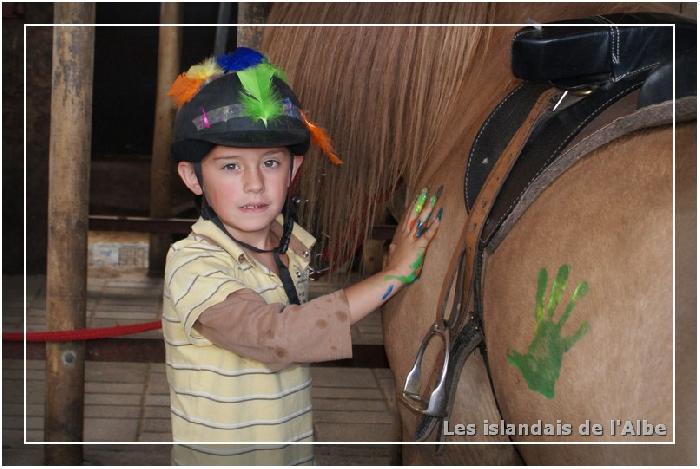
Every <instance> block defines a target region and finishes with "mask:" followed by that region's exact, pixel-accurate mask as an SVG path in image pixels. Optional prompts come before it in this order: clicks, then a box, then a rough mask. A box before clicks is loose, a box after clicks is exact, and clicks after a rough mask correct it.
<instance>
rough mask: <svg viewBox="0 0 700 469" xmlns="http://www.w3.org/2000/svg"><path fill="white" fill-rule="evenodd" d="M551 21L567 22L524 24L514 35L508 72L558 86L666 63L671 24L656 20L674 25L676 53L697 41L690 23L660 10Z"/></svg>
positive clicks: (601, 80) (615, 77)
mask: <svg viewBox="0 0 700 469" xmlns="http://www.w3.org/2000/svg"><path fill="white" fill-rule="evenodd" d="M598 23H600V24H601V26H580V25H581V24H598ZM556 24H561V25H568V26H544V27H527V28H524V29H522V30H520V31H519V32H518V33H517V34H516V35H515V36H514V38H513V52H512V69H513V75H515V76H516V77H517V78H522V79H523V80H527V81H531V82H540V83H541V82H549V83H553V84H554V85H555V86H557V87H558V88H561V89H576V88H580V87H589V86H590V85H591V84H600V83H605V82H607V81H615V82H616V81H619V80H620V79H622V78H624V77H626V76H629V75H632V74H635V73H638V72H640V71H643V70H647V69H649V68H654V67H656V66H658V65H660V64H663V63H665V62H668V61H670V59H671V55H672V49H673V33H674V28H673V26H656V25H660V24H667V25H675V36H676V54H677V55H682V54H684V53H686V52H688V51H689V50H695V48H696V44H697V43H696V24H695V23H694V22H691V21H690V20H688V19H686V18H683V17H680V16H676V15H671V14H665V13H635V14H630V13H618V14H610V15H605V16H593V17H590V18H584V19H577V20H566V21H558V22H557V23H556ZM620 24H626V25H634V26H619V25H620ZM693 55H694V54H693Z"/></svg>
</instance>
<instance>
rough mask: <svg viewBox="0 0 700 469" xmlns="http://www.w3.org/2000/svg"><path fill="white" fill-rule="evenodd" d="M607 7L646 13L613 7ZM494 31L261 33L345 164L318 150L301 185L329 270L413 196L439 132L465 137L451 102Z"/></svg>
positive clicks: (350, 12) (433, 9)
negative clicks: (397, 203) (404, 197)
mask: <svg viewBox="0 0 700 469" xmlns="http://www.w3.org/2000/svg"><path fill="white" fill-rule="evenodd" d="M524 5H526V4H516V5H508V4H500V5H494V4H488V3H462V4H455V3H451V4H419V3H411V4H381V5H380V4H367V3H360V4H351V3H343V4H324V3H315V4H292V3H286V4H285V3H276V4H273V6H272V9H271V12H270V16H269V18H268V22H269V23H277V24H301V23H306V24H330V23H335V24H346V23H369V24H372V23H375V24H376V23H404V24H406V23H409V24H411V23H423V24H426V23H433V24H434V23H443V24H444V23H466V24H484V23H495V22H498V21H503V22H506V21H504V20H503V19H502V18H509V20H508V21H514V19H516V18H517V20H516V21H519V22H525V21H527V19H528V18H525V17H523V16H524V14H523V13H522V12H521V11H522V10H523V9H524V8H525V7H524ZM554 6H555V4H547V5H543V6H542V7H540V10H543V11H544V10H545V7H546V8H550V9H551V8H552V7H554ZM577 8H578V10H581V7H577ZM592 8H593V7H589V9H592ZM556 9H557V10H558V11H559V10H560V14H562V16H561V17H570V16H571V13H568V14H567V13H566V12H567V6H566V5H564V6H559V5H556ZM605 9H606V11H609V10H614V9H618V10H619V9H625V10H631V9H639V7H638V6H637V5H630V4H625V5H622V6H620V7H619V8H618V7H617V6H616V5H611V4H608V5H607V6H606V7H605ZM574 11H576V10H574ZM562 12H563V13H562ZM518 15H519V16H518ZM547 16H548V17H550V16H551V15H550V14H548V15H547ZM511 17H512V18H513V19H510V18H511ZM555 17H556V16H555ZM532 19H534V20H537V21H549V20H550V19H549V18H546V19H544V18H542V19H541V18H532ZM491 34H492V29H490V28H484V27H478V26H467V27H411V26H397V27H391V26H386V27H370V26H365V27H322V26H312V27H277V28H275V27H270V28H265V34H264V39H263V50H264V51H265V52H266V53H267V54H268V55H269V57H270V59H271V61H272V62H273V63H277V64H280V65H281V66H283V68H285V69H286V70H287V74H288V77H289V81H290V83H291V84H292V87H293V88H294V90H295V92H296V93H297V95H298V97H299V99H300V101H301V103H302V104H303V106H304V109H305V110H307V112H308V114H309V117H310V119H311V120H313V121H315V122H316V123H317V124H319V125H321V126H323V127H325V128H326V129H327V130H328V132H329V134H330V135H331V137H332V138H333V139H334V143H335V146H336V150H337V152H338V154H339V155H340V156H341V158H342V159H343V160H344V162H345V163H344V164H343V166H341V167H339V168H337V167H333V166H332V165H331V164H330V163H329V162H328V161H327V160H326V159H325V158H324V157H323V156H322V155H321V154H320V152H319V151H318V150H316V149H315V148H313V149H312V150H311V151H310V152H309V154H308V155H307V157H306V158H305V161H304V165H303V170H302V177H301V180H300V183H299V186H300V187H299V190H300V193H301V195H302V196H303V199H304V200H305V201H306V202H305V203H304V204H303V205H302V207H301V210H300V213H299V215H300V222H301V224H302V225H304V226H305V227H307V228H309V229H310V230H311V231H312V232H314V233H315V234H316V235H317V237H319V238H320V241H321V244H322V246H324V247H327V248H328V252H329V253H330V256H331V260H332V261H333V262H335V263H336V264H339V263H342V262H344V261H346V260H349V259H351V258H352V256H353V253H354V252H355V250H356V248H357V246H358V244H359V243H361V242H363V241H364V240H365V239H366V237H367V235H368V234H369V227H370V226H371V225H372V224H373V222H374V221H375V212H376V210H377V207H382V206H383V205H385V204H386V202H387V201H388V200H389V199H390V198H391V197H392V195H394V193H395V192H396V190H397V189H398V188H403V190H404V191H407V192H408V193H409V194H412V193H413V192H414V191H415V190H416V189H417V187H416V185H417V184H418V183H419V178H420V176H421V171H422V170H423V169H424V167H425V164H426V162H427V161H429V159H430V158H432V157H434V156H435V155H433V149H434V148H435V145H436V140H437V139H438V137H439V135H440V134H441V132H442V131H443V130H444V129H445V128H446V127H447V126H450V125H452V126H453V127H454V128H455V130H456V131H459V130H460V129H463V128H464V124H459V122H460V121H461V120H464V119H468V118H469V116H468V115H466V114H465V113H464V112H458V111H459V110H458V109H455V102H456V97H457V94H458V91H459V90H460V89H461V88H462V87H463V86H464V85H465V83H466V80H467V78H468V76H469V74H470V73H471V74H473V73H474V71H475V70H478V69H479V67H481V66H486V67H487V66H488V57H487V56H486V54H485V53H484V52H485V51H487V49H488V44H489V41H490V38H491ZM506 81H507V79H506V78H504V83H505V82H506ZM453 122H454V123H457V125H455V124H454V123H453ZM467 151H468V149H465V154H466V152H467Z"/></svg>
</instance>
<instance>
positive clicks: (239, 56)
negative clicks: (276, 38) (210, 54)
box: [216, 47, 265, 72]
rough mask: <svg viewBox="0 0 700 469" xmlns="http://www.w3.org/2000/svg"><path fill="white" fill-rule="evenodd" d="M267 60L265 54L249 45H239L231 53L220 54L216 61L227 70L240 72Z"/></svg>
mask: <svg viewBox="0 0 700 469" xmlns="http://www.w3.org/2000/svg"><path fill="white" fill-rule="evenodd" d="M264 60H265V56H264V55H262V54H261V53H260V52H258V51H256V50H254V49H250V48H249V47H238V48H236V50H234V51H233V52H231V53H229V54H225V55H220V56H218V57H217V58H216V63H217V64H219V67H221V68H222V69H224V71H226V72H239V71H241V70H245V69H246V68H248V67H254V66H255V65H258V64H259V63H261V62H263V61H264Z"/></svg>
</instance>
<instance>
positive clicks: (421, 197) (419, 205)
mask: <svg viewBox="0 0 700 469" xmlns="http://www.w3.org/2000/svg"><path fill="white" fill-rule="evenodd" d="M426 200H428V188H427V187H424V188H423V190H421V191H420V194H418V200H416V206H415V208H414V210H415V211H416V215H418V214H420V212H421V211H422V210H423V205H425V201H426Z"/></svg>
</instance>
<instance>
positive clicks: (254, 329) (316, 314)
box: [194, 288, 352, 364]
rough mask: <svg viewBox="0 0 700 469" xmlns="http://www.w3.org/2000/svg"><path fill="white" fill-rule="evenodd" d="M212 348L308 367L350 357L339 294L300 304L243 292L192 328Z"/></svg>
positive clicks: (342, 298)
mask: <svg viewBox="0 0 700 469" xmlns="http://www.w3.org/2000/svg"><path fill="white" fill-rule="evenodd" d="M194 327H195V329H197V331H199V333H200V334H202V335H203V336H204V337H206V338H207V339H209V340H210V341H211V342H213V343H214V344H216V345H217V346H219V347H221V348H224V349H226V350H230V351H232V352H235V353H237V354H239V355H241V356H244V357H248V358H253V359H255V360H258V361H260V362H262V363H268V364H270V363H273V364H289V363H312V362H321V361H329V360H339V359H341V358H349V357H352V344H351V341H350V314H349V306H348V300H347V298H346V297H345V292H344V291H343V290H338V291H336V292H334V293H330V294H328V295H323V296H321V297H318V298H316V299H314V300H312V301H309V302H308V303H304V304H303V305H290V306H286V307H285V306H284V305H282V304H281V303H272V304H268V303H266V302H265V300H264V299H263V297H262V296H260V295H259V294H258V293H256V292H255V291H253V290H251V289H249V288H244V289H241V290H238V291H236V292H234V293H232V294H230V295H229V296H228V297H226V299H225V300H224V301H222V302H221V303H219V304H217V305H214V306H210V307H209V308H207V309H206V310H204V311H203V312H202V314H200V316H199V318H198V320H197V322H196V323H195V325H194Z"/></svg>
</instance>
